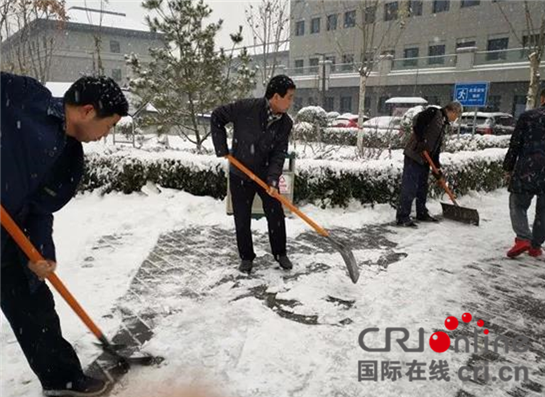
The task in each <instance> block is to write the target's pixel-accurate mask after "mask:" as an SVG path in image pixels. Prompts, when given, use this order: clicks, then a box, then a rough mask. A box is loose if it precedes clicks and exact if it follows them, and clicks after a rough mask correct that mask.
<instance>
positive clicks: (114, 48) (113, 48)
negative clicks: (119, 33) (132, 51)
mask: <svg viewBox="0 0 545 397" xmlns="http://www.w3.org/2000/svg"><path fill="white" fill-rule="evenodd" d="M110 52H115V53H117V54H119V53H120V52H121V45H120V44H119V41H117V40H110Z"/></svg>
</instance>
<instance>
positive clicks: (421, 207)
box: [396, 102, 462, 227]
mask: <svg viewBox="0 0 545 397" xmlns="http://www.w3.org/2000/svg"><path fill="white" fill-rule="evenodd" d="M461 114H462V105H461V104H460V103H459V102H451V103H449V104H448V105H447V106H445V107H443V108H441V109H439V108H437V107H433V106H430V107H428V108H426V109H425V110H424V111H422V112H420V113H418V115H416V117H415V119H414V123H413V133H412V134H411V137H410V139H409V141H408V143H407V146H406V147H405V151H404V154H405V161H404V165H403V176H402V179H401V195H400V199H399V206H398V207H397V215H396V220H397V224H398V225H399V226H407V227H416V223H414V221H413V220H412V219H411V216H410V215H411V208H412V205H413V201H414V199H415V198H416V219H417V220H419V221H421V222H436V221H437V220H436V219H435V218H434V217H432V216H431V215H430V214H429V212H428V209H427V208H426V199H427V196H428V178H429V173H430V166H429V164H428V163H427V161H426V160H425V159H424V157H423V155H422V153H423V152H424V151H427V152H428V153H429V155H430V157H431V159H432V160H433V162H434V164H435V166H436V167H437V168H438V169H439V172H438V173H437V174H434V177H435V178H437V179H440V178H441V177H442V175H443V174H442V173H441V162H440V160H439V155H440V153H441V146H442V145H443V138H444V136H445V130H446V127H447V126H448V125H449V124H450V123H451V122H453V121H455V120H456V119H457V118H458V117H459V116H460V115H461Z"/></svg>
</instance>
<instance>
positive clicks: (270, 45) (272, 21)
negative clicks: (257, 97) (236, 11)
mask: <svg viewBox="0 0 545 397" xmlns="http://www.w3.org/2000/svg"><path fill="white" fill-rule="evenodd" d="M288 6H289V2H288V1H287V0H261V3H260V4H259V5H256V6H254V5H252V4H250V5H249V6H248V7H247V8H246V9H245V14H246V19H247V23H248V25H249V27H250V30H251V32H252V36H253V42H254V46H253V48H254V55H258V56H260V59H261V60H260V62H259V63H258V66H259V72H258V73H259V80H260V83H261V84H262V86H265V85H266V84H267V81H268V80H269V79H270V78H271V77H272V76H274V74H275V71H276V68H277V66H278V65H277V62H278V53H279V51H280V50H281V48H282V45H283V44H285V43H287V41H288V38H289V33H290V30H289V21H290V12H289V9H288Z"/></svg>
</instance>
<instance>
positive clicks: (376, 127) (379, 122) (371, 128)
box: [363, 116, 402, 134]
mask: <svg viewBox="0 0 545 397" xmlns="http://www.w3.org/2000/svg"><path fill="white" fill-rule="evenodd" d="M401 119H402V117H397V116H380V117H373V118H372V119H370V120H367V121H366V122H364V123H363V133H364V134H365V133H366V132H367V133H369V132H390V133H391V132H397V133H401Z"/></svg>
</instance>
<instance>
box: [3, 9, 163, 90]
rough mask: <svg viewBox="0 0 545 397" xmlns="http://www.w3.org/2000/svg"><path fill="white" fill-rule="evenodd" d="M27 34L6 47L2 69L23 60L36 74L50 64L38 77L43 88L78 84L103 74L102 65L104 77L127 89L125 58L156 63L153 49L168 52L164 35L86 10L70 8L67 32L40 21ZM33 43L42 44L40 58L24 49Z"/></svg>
mask: <svg viewBox="0 0 545 397" xmlns="http://www.w3.org/2000/svg"><path fill="white" fill-rule="evenodd" d="M25 29H27V32H17V33H15V34H14V35H12V36H10V37H9V38H7V39H6V40H5V41H4V42H3V43H2V46H1V48H0V51H1V52H2V68H3V69H7V68H8V65H9V63H13V64H17V61H18V60H17V59H16V58H17V57H21V56H22V57H23V63H24V62H26V63H27V64H28V65H29V70H31V71H33V66H35V64H36V63H37V62H41V63H44V64H45V63H47V69H46V70H44V71H43V73H40V75H41V76H35V77H37V78H39V79H41V80H44V82H45V81H50V82H71V81H75V80H77V79H78V78H79V77H80V76H82V75H85V74H92V73H98V72H99V70H100V69H99V64H101V65H102V73H103V74H105V75H107V76H110V77H112V78H113V79H114V80H116V81H117V82H119V83H120V84H122V85H124V84H126V83H127V78H128V77H129V76H130V73H131V71H130V68H129V67H128V66H127V65H126V61H125V55H126V54H131V53H134V54H137V55H138V56H139V58H140V59H141V60H142V61H143V62H144V63H145V62H146V61H149V60H151V58H150V57H149V53H148V51H149V48H150V47H162V46H163V44H162V39H161V35H160V34H157V33H153V32H150V31H149V29H148V28H147V27H146V26H145V25H144V24H141V23H137V22H135V21H132V20H130V19H128V18H127V17H126V15H125V14H123V13H119V12H112V11H106V10H94V9H88V8H82V7H72V8H70V9H69V10H68V20H67V21H66V22H65V23H63V24H62V26H61V25H59V22H57V21H53V20H44V19H38V20H34V21H32V22H31V24H29V26H27V27H26V28H25ZM23 35H24V39H22V37H23ZM97 42H98V43H99V45H98V46H97ZM28 43H37V45H36V46H35V48H40V49H39V50H38V52H36V53H35V54H33V55H29V53H28V50H27V49H26V48H25V46H28ZM40 45H41V47H39V46H40ZM97 48H99V50H98V51H97ZM99 56H100V62H99ZM34 74H36V73H34Z"/></svg>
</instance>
